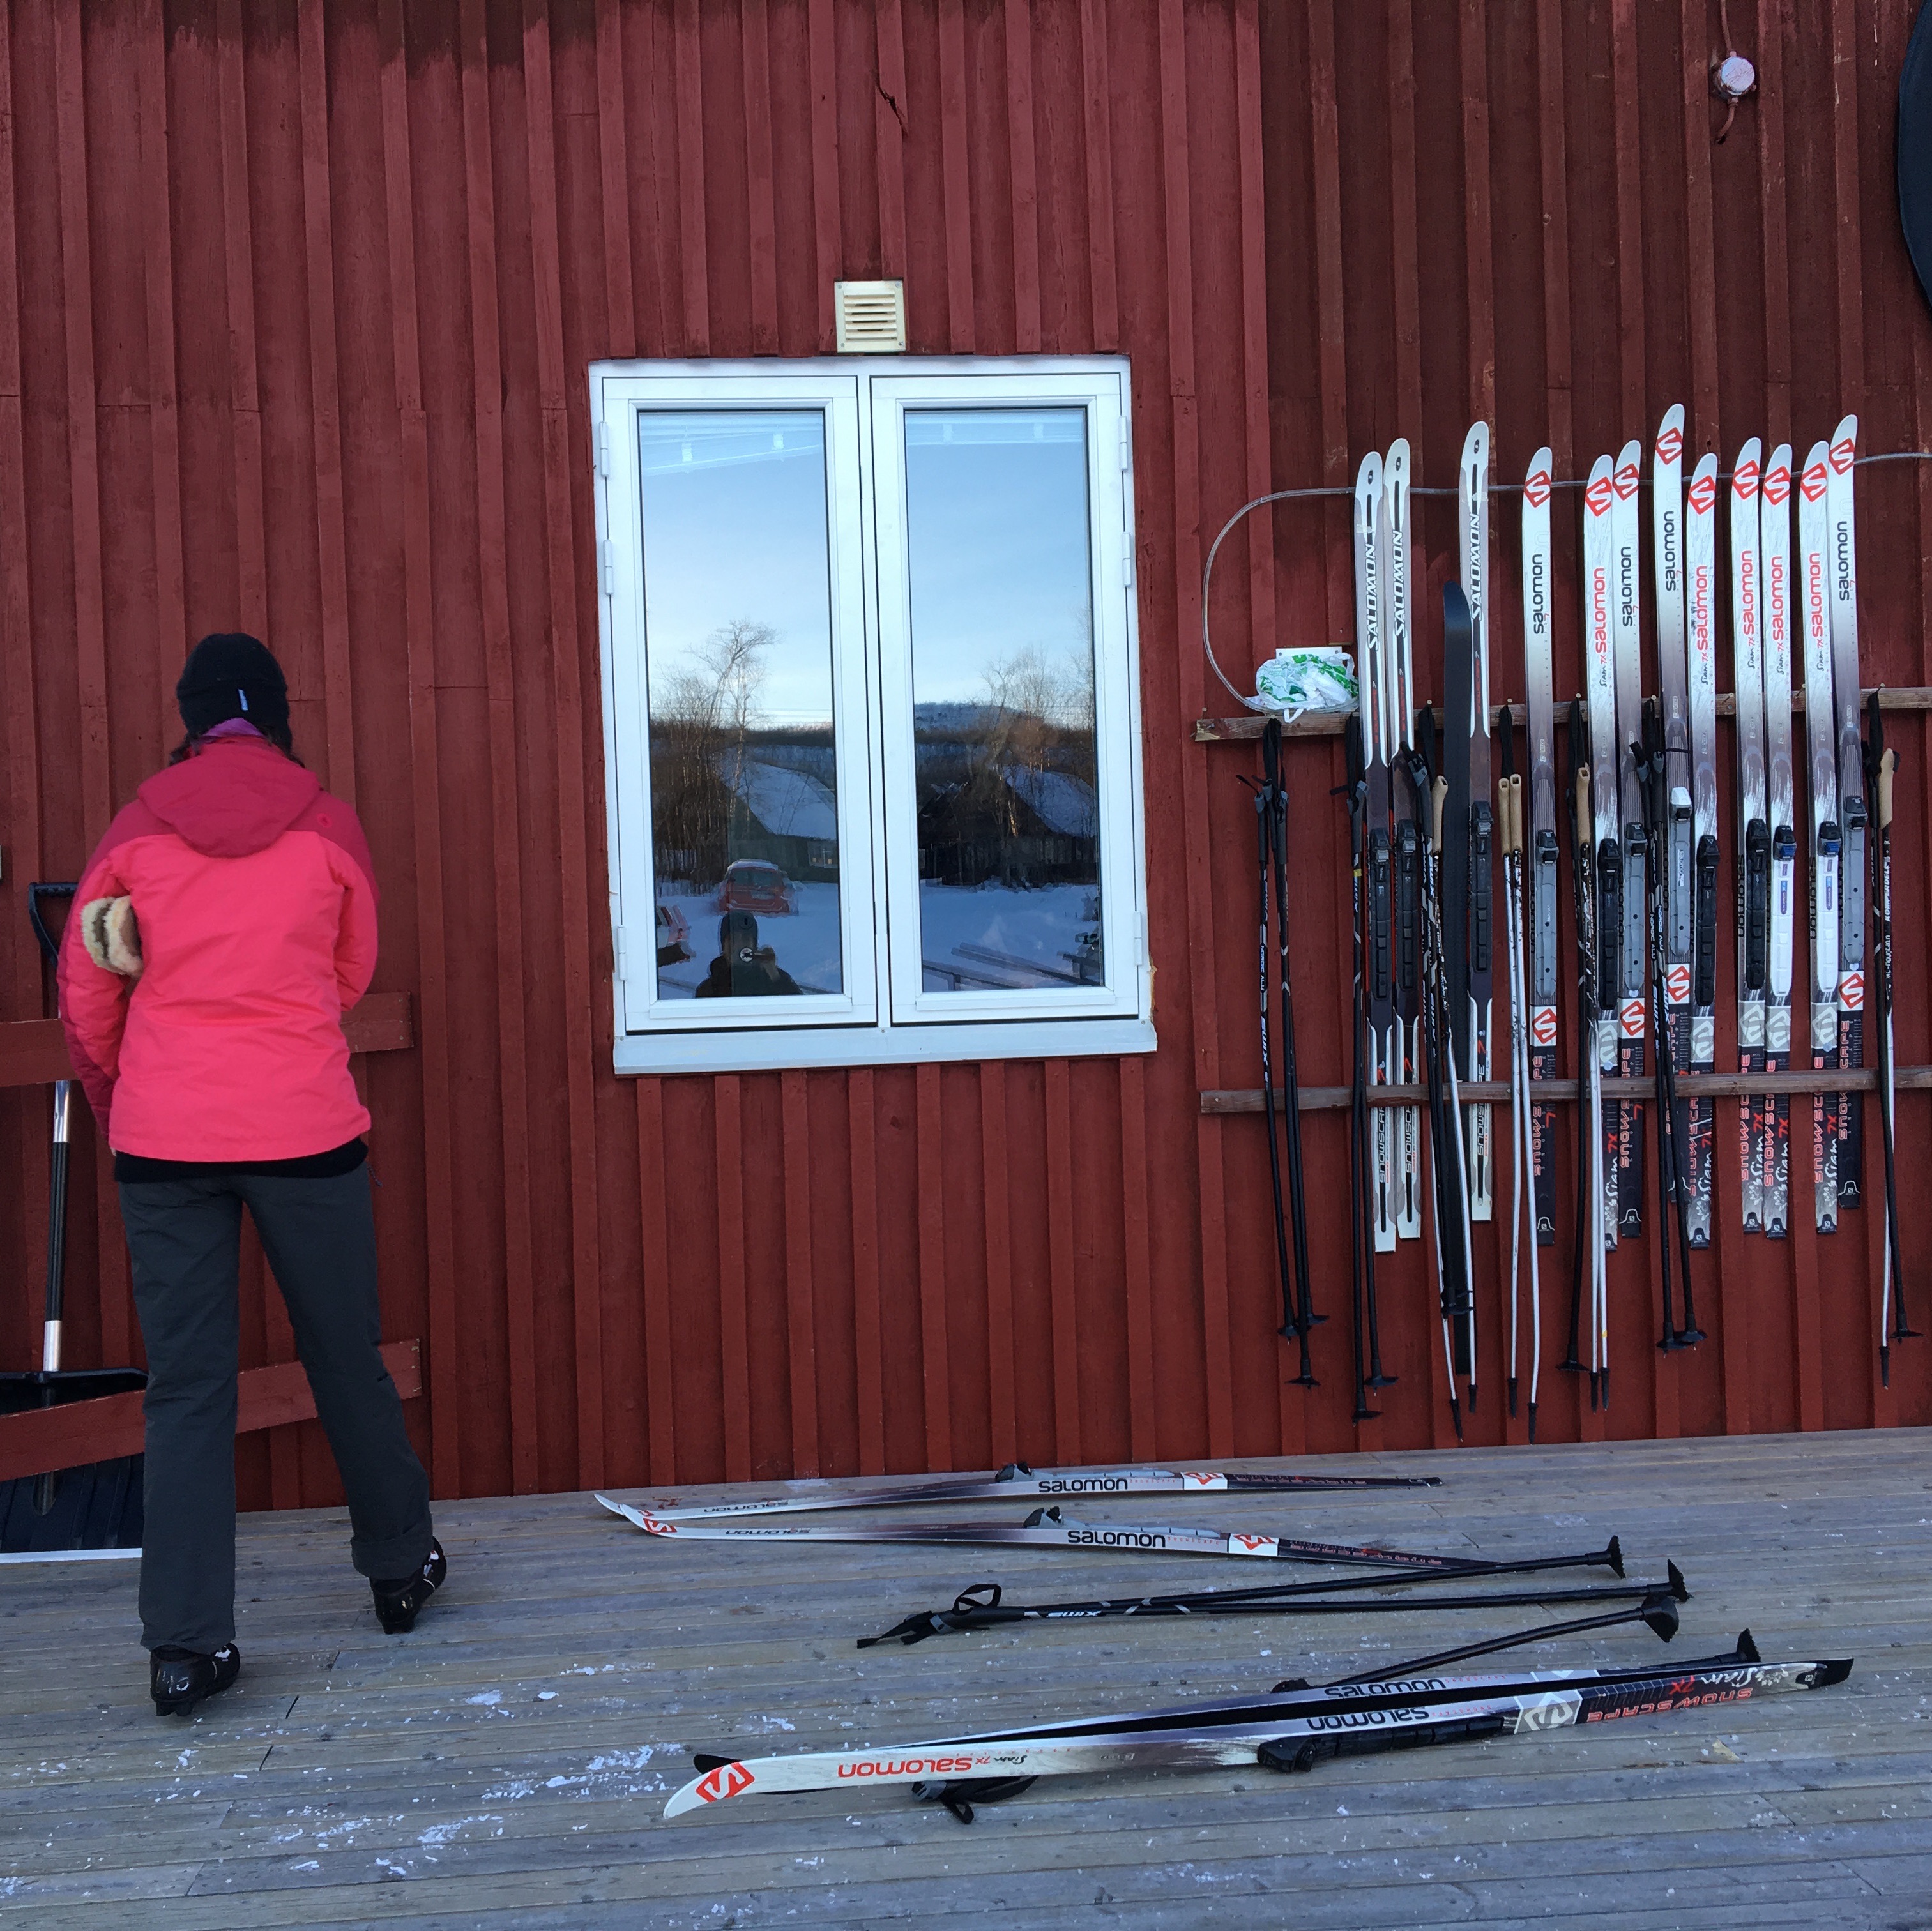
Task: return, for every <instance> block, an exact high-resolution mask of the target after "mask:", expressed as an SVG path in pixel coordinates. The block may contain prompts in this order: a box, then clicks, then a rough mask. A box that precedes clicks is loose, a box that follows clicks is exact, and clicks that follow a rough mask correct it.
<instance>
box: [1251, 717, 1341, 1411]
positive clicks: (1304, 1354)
mask: <svg viewBox="0 0 1932 1931" xmlns="http://www.w3.org/2000/svg"><path fill="white" fill-rule="evenodd" d="M1262 775H1263V778H1264V779H1265V789H1266V790H1267V792H1268V847H1269V854H1270V857H1271V861H1272V863H1273V865H1274V916H1275V925H1276V928H1277V931H1279V932H1280V993H1281V1077H1282V1088H1283V1099H1284V1105H1283V1126H1285V1127H1286V1129H1287V1138H1288V1211H1289V1231H1290V1233H1291V1234H1292V1237H1293V1244H1294V1252H1295V1297H1296V1299H1295V1309H1294V1313H1293V1320H1294V1323H1295V1332H1296V1334H1297V1336H1298V1337H1299V1339H1300V1340H1301V1373H1300V1374H1298V1375H1297V1376H1296V1377H1295V1381H1296V1382H1297V1384H1298V1385H1299V1386H1301V1387H1306V1388H1312V1387H1315V1386H1316V1385H1317V1384H1316V1379H1315V1372H1314V1369H1313V1365H1312V1364H1311V1363H1310V1359H1309V1352H1308V1343H1309V1336H1310V1332H1311V1331H1312V1330H1313V1327H1314V1326H1315V1324H1316V1322H1317V1321H1326V1320H1327V1319H1328V1316H1327V1315H1319V1314H1317V1313H1316V1312H1315V1288H1314V1283H1313V1280H1312V1279H1310V1272H1309V1266H1308V1202H1307V1195H1306V1193H1305V1192H1304V1189H1303V1186H1302V1180H1301V1086H1300V1083H1299V1081H1298V1076H1297V1074H1296V1070H1295V993H1294V988H1293V982H1292V980H1291V979H1290V977H1289V970H1290V968H1289V952H1288V931H1289V918H1288V787H1287V785H1286V783H1285V782H1284V781H1283V777H1282V745H1281V720H1280V718H1270V719H1269V720H1268V724H1267V725H1266V727H1265V728H1264V730H1262Z"/></svg>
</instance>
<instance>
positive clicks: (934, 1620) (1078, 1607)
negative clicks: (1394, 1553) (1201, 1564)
mask: <svg viewBox="0 0 1932 1931" xmlns="http://www.w3.org/2000/svg"><path fill="white" fill-rule="evenodd" d="M1554 1569H1607V1570H1610V1573H1611V1574H1612V1575H1613V1576H1617V1577H1619V1578H1621V1577H1622V1575H1623V1573H1624V1557H1623V1546H1622V1543H1619V1540H1617V1538H1616V1537H1615V1536H1613V1537H1611V1538H1610V1541H1609V1543H1607V1544H1606V1546H1604V1547H1603V1548H1602V1549H1591V1550H1588V1551H1586V1552H1583V1554H1581V1555H1538V1556H1524V1557H1522V1558H1518V1559H1517V1561H1505V1562H1481V1561H1478V1562H1474V1563H1457V1564H1442V1565H1441V1566H1439V1567H1434V1568H1430V1569H1411V1570H1397V1571H1394V1572H1391V1573H1384V1574H1382V1575H1379V1576H1344V1577H1342V1578H1340V1579H1324V1580H1321V1581H1317V1582H1284V1583H1279V1584H1275V1585H1259V1586H1257V1587H1256V1588H1249V1589H1195V1590H1183V1591H1172V1592H1169V1594H1164V1595H1150V1596H1115V1597H1099V1598H1097V1599H1094V1600H1091V1601H1085V1602H1073V1603H1008V1602H1006V1601H1004V1600H1003V1594H1004V1592H1003V1591H1001V1588H1000V1585H998V1583H997V1582H979V1583H975V1584H974V1585H973V1587H972V1588H970V1589H967V1590H965V1591H962V1593H961V1594H959V1596H958V1597H956V1599H955V1600H954V1602H953V1606H952V1608H951V1609H922V1610H920V1611H919V1612H917V1613H916V1615H910V1616H907V1617H906V1618H904V1620H903V1621H901V1622H898V1623H897V1624H894V1625H893V1627H892V1628H891V1629H889V1630H886V1631H885V1632H884V1633H883V1634H881V1635H879V1636H861V1637H860V1638H859V1641H858V1644H857V1647H858V1648H860V1649H873V1648H877V1646H878V1645H880V1644H881V1643H889V1642H896V1643H901V1644H907V1645H910V1644H912V1643H916V1642H924V1641H925V1640H926V1638H927V1637H929V1636H947V1635H950V1634H953V1633H956V1632H957V1631H959V1630H977V1629H991V1628H993V1627H995V1626H996V1625H998V1624H1007V1623H1023V1622H1058V1621H1091V1620H1094V1619H1095V1618H1103V1617H1118V1616H1151V1615H1161V1616H1166V1615H1199V1614H1202V1613H1204V1612H1206V1611H1207V1610H1208V1609H1214V1610H1216V1611H1217V1612H1221V1611H1228V1612H1234V1611H1239V1610H1243V1609H1246V1608H1247V1607H1250V1606H1252V1607H1254V1608H1255V1609H1257V1610H1260V1609H1264V1608H1265V1606H1266V1605H1267V1604H1268V1603H1280V1602H1288V1601H1291V1600H1296V1599H1298V1598H1301V1599H1305V1598H1307V1597H1314V1596H1338V1595H1341V1594H1345V1593H1355V1592H1358V1591H1388V1590H1392V1589H1400V1588H1409V1587H1411V1586H1412V1585H1415V1584H1416V1583H1420V1582H1444V1581H1454V1582H1473V1581H1478V1580H1481V1579H1484V1578H1485V1577H1490V1576H1528V1575H1532V1574H1535V1573H1540V1572H1542V1571H1545V1570H1554ZM1670 1579H1671V1580H1670V1585H1668V1586H1670V1587H1671V1588H1681V1587H1682V1583H1683V1578H1682V1576H1681V1575H1679V1573H1678V1570H1677V1568H1676V1564H1671V1565H1670ZM1650 1587H1651V1588H1652V1590H1654V1589H1655V1587H1656V1585H1655V1584H1653V1585H1650ZM1689 1593H1690V1592H1689V1591H1688V1590H1686V1591H1685V1592H1684V1597H1683V1600H1687V1601H1688V1600H1689ZM1433 1600H1435V1599H1434V1598H1433V1597H1407V1596H1405V1597H1402V1598H1401V1599H1400V1601H1401V1603H1403V1605H1404V1606H1407V1607H1409V1608H1415V1606H1418V1604H1420V1603H1427V1602H1430V1601H1433Z"/></svg>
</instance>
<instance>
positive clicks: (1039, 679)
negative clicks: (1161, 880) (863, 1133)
mask: <svg viewBox="0 0 1932 1931" xmlns="http://www.w3.org/2000/svg"><path fill="white" fill-rule="evenodd" d="M904 422H905V445H906V446H905V460H906V533H907V551H908V561H909V565H910V576H911V601H912V632H913V638H912V645H913V768H914V771H915V773H916V780H917V784H918V793H919V797H918V808H919V922H920V928H921V939H922V956H923V960H924V965H925V971H924V977H923V984H924V986H925V988H926V991H928V992H948V991H958V992H964V993H973V994H983V993H984V992H986V991H989V990H1001V991H1013V990H1021V989H1024V990H1026V991H1039V990H1043V989H1051V988H1055V987H1058V986H1063V985H1065V986H1079V985H1099V984H1100V983H1101V982H1103V979H1104V978H1105V961H1104V959H1103V955H1102V949H1101V925H1100V803H1099V798H1098V794H1097V789H1096V778H1097V772H1096V768H1095V763H1094V596H1093V573H1092V568H1091V561H1090V559H1089V556H1088V508H1087V416H1086V412H1085V409H1081V408H1077V407H1076V408H1058V409H908V410H907V412H906V413H905V417H904Z"/></svg>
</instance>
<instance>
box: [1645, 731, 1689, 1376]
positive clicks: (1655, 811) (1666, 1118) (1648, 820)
mask: <svg viewBox="0 0 1932 1931" xmlns="http://www.w3.org/2000/svg"><path fill="white" fill-rule="evenodd" d="M1631 751H1632V753H1633V754H1634V757H1635V760H1636V763H1637V794H1638V796H1639V798H1640V800H1641V802H1642V806H1643V832H1644V836H1645V838H1646V840H1647V841H1649V849H1650V850H1652V851H1654V852H1655V851H1662V850H1666V849H1667V843H1666V826H1667V817H1668V813H1669V809H1670V791H1669V786H1670V779H1669V777H1668V775H1667V770H1666V753H1665V748H1664V712H1663V707H1662V706H1661V705H1660V704H1659V703H1658V700H1657V699H1656V698H1655V697H1652V698H1649V699H1646V701H1645V703H1644V709H1643V742H1641V743H1640V744H1633V745H1631ZM1646 883H1647V885H1648V886H1649V892H1648V894H1647V896H1648V898H1649V905H1648V906H1647V907H1646V911H1647V913H1648V915H1649V923H1650V966H1651V974H1650V1003H1651V1014H1652V1020H1653V1021H1654V1023H1655V1025H1656V1027H1657V1034H1658V1045H1657V1078H1656V1092H1657V1246H1658V1281H1659V1283H1660V1285H1661V1288H1662V1290H1663V1297H1664V1327H1663V1331H1662V1334H1661V1337H1660V1338H1659V1339H1658V1344H1657V1345H1658V1348H1660V1349H1661V1351H1664V1353H1666V1354H1668V1353H1670V1352H1672V1351H1674V1350H1676V1349H1677V1348H1688V1347H1691V1346H1692V1345H1694V1344H1695V1342H1698V1341H1701V1340H1703V1338H1704V1337H1703V1335H1702V1333H1697V1331H1696V1330H1694V1327H1693V1317H1692V1315H1691V1310H1690V1307H1689V1305H1688V1304H1689V1302H1690V1299H1691V1241H1690V1233H1689V1223H1688V1217H1687V1211H1686V1210H1687V1207H1688V1195H1689V1192H1690V1189H1689V1186H1688V1181H1687V1178H1686V1173H1685V1161H1684V1138H1685V1123H1684V1122H1683V1120H1681V1119H1680V1118H1679V1115H1678V1111H1677V1061H1676V1050H1675V1042H1674V1041H1673V1037H1672V1035H1671V1030H1670V991H1669V985H1668V979H1667V975H1668V973H1669V971H1670V959H1669V953H1668V952H1667V949H1666V937H1667V928H1668V923H1669V921H1668V916H1667V904H1668V898H1669V880H1668V877H1667V871H1666V868H1665V867H1664V865H1652V867H1651V868H1650V870H1649V874H1648V876H1647V879H1646ZM1673 1214H1674V1215H1675V1216H1676V1226H1677V1243H1678V1249H1679V1265H1680V1270H1681V1273H1682V1279H1683V1282H1684V1298H1685V1303H1686V1306H1685V1316H1684V1325H1683V1326H1682V1327H1676V1326H1675V1325H1674V1324H1673V1322H1672V1321H1671V1318H1670V1226H1671V1219H1672V1216H1673Z"/></svg>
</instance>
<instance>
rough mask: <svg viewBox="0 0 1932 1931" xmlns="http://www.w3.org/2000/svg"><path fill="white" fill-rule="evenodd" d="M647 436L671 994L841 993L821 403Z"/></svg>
mask: <svg viewBox="0 0 1932 1931" xmlns="http://www.w3.org/2000/svg"><path fill="white" fill-rule="evenodd" d="M637 434H638V444H639V448H638V457H639V476H640V495H641V499H642V502H643V526H644V527H643V543H644V634H645V645H644V655H645V677H646V684H647V688H648V690H649V706H650V736H651V750H650V756H651V843H652V856H653V862H654V864H655V868H656V880H655V883H656V899H657V945H658V954H657V956H658V997H660V998H664V999H691V998H719V997H725V998H730V997H736V998H746V997H769V996H771V995H773V994H793V993H813V992H819V993H837V992H839V991H842V990H843V989H844V973H843V970H842V961H841V952H840V946H839V904H838V766H837V760H836V757H835V742H834V737H833V732H832V601H831V580H830V564H829V556H828V551H827V539H826V475H825V417H824V413H823V411H822V410H819V409H782V410H781V409H757V410H751V409H706V410H702V411H699V410H692V411H688V412H685V411H679V412H654V411H646V412H644V413H643V415H641V416H640V418H639V419H638V432H637Z"/></svg>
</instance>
